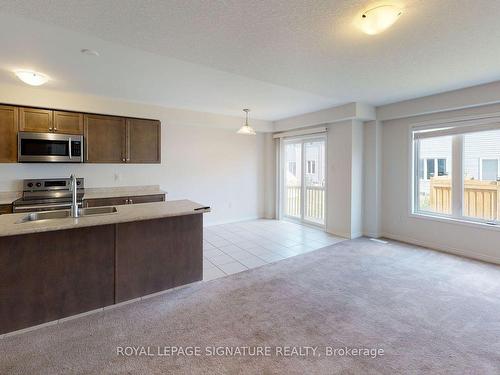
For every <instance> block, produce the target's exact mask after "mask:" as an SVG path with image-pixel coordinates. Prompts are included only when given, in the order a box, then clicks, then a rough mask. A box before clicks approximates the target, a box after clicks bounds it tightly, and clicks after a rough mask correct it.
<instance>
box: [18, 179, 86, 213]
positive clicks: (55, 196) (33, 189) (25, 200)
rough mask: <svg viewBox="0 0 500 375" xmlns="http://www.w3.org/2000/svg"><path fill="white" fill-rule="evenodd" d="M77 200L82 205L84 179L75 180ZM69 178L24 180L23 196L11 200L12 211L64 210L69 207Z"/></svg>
mask: <svg viewBox="0 0 500 375" xmlns="http://www.w3.org/2000/svg"><path fill="white" fill-rule="evenodd" d="M76 183H77V187H78V188H77V202H78V206H80V207H81V206H82V201H83V195H84V193H85V189H84V179H83V178H78V179H77V181H76ZM71 199H72V196H71V179H69V178H48V179H41V180H24V182H23V196H22V198H19V199H18V200H16V201H14V202H13V204H12V205H13V212H35V211H53V210H66V209H70V208H71Z"/></svg>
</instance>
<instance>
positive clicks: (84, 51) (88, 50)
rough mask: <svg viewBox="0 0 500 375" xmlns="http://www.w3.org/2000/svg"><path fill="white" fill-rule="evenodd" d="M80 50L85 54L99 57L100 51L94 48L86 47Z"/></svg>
mask: <svg viewBox="0 0 500 375" xmlns="http://www.w3.org/2000/svg"><path fill="white" fill-rule="evenodd" d="M80 52H81V53H83V54H84V55H88V56H96V57H99V52H97V51H96V50H93V49H88V48H84V49H82V50H80Z"/></svg>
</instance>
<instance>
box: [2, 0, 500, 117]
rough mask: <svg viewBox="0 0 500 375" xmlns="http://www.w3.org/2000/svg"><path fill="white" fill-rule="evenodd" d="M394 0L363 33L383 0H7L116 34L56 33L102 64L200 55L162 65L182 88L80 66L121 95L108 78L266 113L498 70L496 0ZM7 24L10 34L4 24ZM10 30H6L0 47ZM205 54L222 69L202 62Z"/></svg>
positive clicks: (74, 26) (391, 93) (48, 19)
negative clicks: (382, 28)
mask: <svg viewBox="0 0 500 375" xmlns="http://www.w3.org/2000/svg"><path fill="white" fill-rule="evenodd" d="M391 3H396V4H400V5H401V6H402V7H403V8H404V9H405V12H404V15H403V16H402V17H401V19H400V20H399V21H398V22H397V23H396V24H395V25H394V27H393V28H391V29H389V30H388V31H386V32H385V33H382V34H379V35H376V36H368V35H365V34H362V33H361V32H360V31H359V30H357V29H356V28H355V26H354V25H353V19H354V17H355V16H356V15H357V14H358V13H359V12H360V11H362V10H363V9H364V8H365V7H367V6H369V5H372V4H376V3H373V2H370V1H362V0H268V1H260V0H240V1H237V0H225V1H220V0H219V1H215V0H211V1H210V0H207V1H186V0H169V1H137V0H86V1H81V0H59V1H57V0H55V1H54V0H15V1H2V2H1V3H0V4H1V5H0V11H2V12H6V13H9V14H15V15H21V16H23V17H28V18H32V19H35V20H38V21H41V22H43V23H47V24H53V25H58V26H60V27H64V28H67V29H70V30H74V31H77V32H79V33H83V34H87V35H92V36H94V37H98V38H100V39H103V40H106V41H108V42H112V43H113V45H111V44H109V45H108V44H105V43H103V44H102V45H100V44H99V43H97V42H96V44H99V45H97V46H96V45H81V44H79V43H81V42H82V40H74V39H78V38H76V36H75V35H76V34H71V33H68V34H67V35H61V36H60V38H59V39H61V40H60V41H59V42H61V43H65V42H68V43H71V42H73V45H74V48H76V49H79V48H95V49H98V50H99V51H100V52H101V55H102V58H100V60H99V62H98V63H95V64H97V65H106V64H107V63H108V61H107V60H106V56H108V57H107V58H109V62H110V61H112V60H115V61H116V56H114V55H115V54H117V53H118V52H119V51H118V50H120V49H121V50H122V52H124V51H125V50H126V51H127V53H128V54H130V56H129V57H130V58H131V59H132V60H134V61H128V60H122V62H121V64H122V65H123V67H120V68H119V69H123V70H124V71H129V72H130V71H131V69H138V68H144V67H146V68H147V67H149V68H152V67H155V68H156V67H158V66H157V63H159V61H161V60H162V59H163V60H162V61H167V60H165V57H169V58H174V59H180V60H183V61H189V62H192V63H194V64H197V65H190V64H185V63H184V62H183V61H177V60H175V61H176V63H175V64H172V65H171V66H170V65H169V64H167V65H166V66H165V68H164V69H163V70H164V71H160V72H159V75H160V76H164V75H168V74H175V75H176V76H177V75H178V76H179V77H177V78H179V79H177V80H176V81H175V83H176V84H177V83H178V84H179V85H180V86H179V87H177V90H179V91H178V92H177V93H176V95H172V96H171V97H170V96H165V95H163V96H162V95H161V93H157V92H156V91H154V90H149V84H150V83H151V82H149V81H148V80H149V79H151V78H152V77H150V76H149V75H148V74H145V76H144V84H143V85H142V86H141V85H140V86H139V88H137V89H136V88H135V86H130V87H128V86H127V88H123V87H121V85H120V84H119V83H117V82H116V81H115V80H111V81H110V82H108V81H109V80H110V79H109V78H107V77H105V76H101V77H99V81H100V82H95V81H96V78H95V76H94V75H93V73H95V71H94V70H92V71H90V70H89V71H86V70H85V69H83V70H82V74H84V75H87V77H85V79H84V81H85V83H84V84H82V83H81V82H79V83H78V84H77V85H75V87H74V89H77V90H79V89H86V90H90V89H95V87H94V86H96V87H97V86H99V85H101V86H102V87H101V86H99V90H101V91H103V94H105V95H110V94H112V95H113V93H114V95H115V96H116V92H115V91H113V90H118V89H120V90H123V91H124V92H125V93H127V95H128V94H130V95H132V96H134V95H135V96H136V97H137V98H136V100H144V101H151V100H155V102H156V103H159V104H164V105H176V106H177V105H179V103H178V102H181V103H180V104H181V105H182V103H184V105H182V106H183V107H194V108H198V107H199V106H201V107H203V104H204V105H205V107H206V108H199V109H209V110H212V111H218V112H227V111H231V108H230V105H234V106H236V107H237V109H238V110H239V108H241V106H243V105H253V106H258V108H256V111H259V110H260V111H261V112H260V116H259V117H262V118H267V119H276V118H281V117H286V116H290V115H294V114H297V113H301V112H306V111H310V110H316V109H320V108H325V107H327V106H330V105H335V104H340V103H347V102H353V101H361V102H366V103H370V104H374V105H380V104H385V103H389V102H394V101H398V100H403V99H408V98H412V97H418V96H422V95H428V94H432V93H436V92H441V91H446V90H450V89H456V88H460V87H465V86H470V85H473V84H479V83H484V82H489V81H493V80H497V79H500V64H499V61H500V43H498V35H500V22H498V16H499V15H500V1H498V0H476V1H470V0H420V1H419V0H394V1H391ZM0 27H1V28H2V29H1V30H0V31H2V34H3V31H4V30H5V26H4V25H0ZM39 27H40V28H41V26H39ZM20 29H21V30H20V31H21V32H22V29H23V27H22V25H21V27H20ZM29 31H30V32H31V33H32V34H31V38H32V40H33V41H35V40H36V39H37V38H39V37H40V35H39V33H38V32H36V27H34V26H33V27H32V28H30V30H29ZM10 35H12V33H10ZM5 39H6V38H5V37H4V36H2V48H3V46H4V45H5V44H4V43H5V41H6V40H5ZM72 39H73V40H72ZM7 42H8V41H7ZM77 42H78V43H77ZM89 42H90V40H89ZM42 44H43V43H42ZM127 46H128V47H132V48H134V49H140V50H143V51H147V52H149V53H150V54H142V53H141V52H140V51H135V52H133V51H132V49H130V50H127V49H126V48H125V47H127ZM117 51H118V52H117ZM3 52H4V51H2V57H1V58H2V60H3V58H4V56H3V55H4V53H3ZM8 52H10V51H8ZM14 52H15V51H14ZM17 52H20V51H17ZM43 53H44V51H43V50H42V51H38V55H40V54H43ZM64 53H65V51H61V50H58V51H55V55H53V60H54V61H45V63H46V64H47V67H50V66H51V64H53V65H54V66H55V65H56V64H57V61H56V60H57V59H59V55H58V54H64ZM29 55H31V56H35V55H36V54H35V53H30V54H29ZM38 55H37V56H38ZM132 56H135V58H134V57H132ZM9 57H12V56H10V55H9ZM144 59H148V61H144ZM2 60H0V63H2V64H3V61H2ZM28 60H29V59H28ZM69 60H71V59H70V58H69V57H68V61H67V63H68V64H69V63H72V61H69ZM105 60H106V61H105ZM172 61H173V60H172ZM172 61H170V62H172ZM155 62H156V63H155ZM160 65H161V64H160ZM200 65H202V66H207V67H211V68H214V69H217V70H219V71H221V72H217V73H214V71H212V70H210V69H206V70H205V71H203V69H205V68H203V67H202V66H200ZM69 68H70V67H63V70H64V69H69ZM167 68H168V69H167ZM103 69H104V70H103V71H105V70H106V67H103ZM172 69H175V70H172ZM167 70H168V73H167ZM202 72H203V73H202ZM223 72H229V73H234V74H235V75H228V74H225V73H223ZM190 75H192V77H190ZM244 77H247V78H248V79H247V78H244ZM79 79H80V78H79ZM200 79H202V80H204V84H203V85H202V86H200V87H201V88H202V89H204V88H207V87H208V88H212V90H210V89H209V90H207V91H206V92H204V93H202V92H200V93H198V95H197V96H196V95H194V96H193V97H190V92H191V91H193V90H191V91H190V88H199V85H200V82H199V80H200ZM82 80H83V79H82ZM161 82H163V81H162V80H158V82H157V84H160V83H161ZM214 82H216V84H215V86H216V87H217V88H216V89H214V88H213V86H214ZM250 82H253V84H251V83H250ZM265 82H267V83H269V84H271V85H270V86H269V87H268V86H266V85H267V84H266V83H265ZM135 83H136V82H134V84H135ZM170 84H173V83H172V82H170ZM68 85H69V83H68ZM245 85H247V89H246V90H245V89H244V87H245ZM280 86H281V87H280ZM287 88H289V89H291V90H289V89H287ZM99 90H97V91H99ZM219 90H220V91H219ZM94 91H96V90H94ZM128 91H130V93H129V92H128ZM153 91H154V92H153ZM231 92H233V94H232V95H231ZM245 92H246V93H248V95H247V96H248V98H245V94H244V93H245ZM269 92H272V94H271V95H270V96H269ZM184 94H185V95H184ZM183 95H184V96H183ZM204 95H205V96H206V98H204ZM227 95H230V96H231V97H227ZM257 96H259V98H257ZM120 97H123V95H121V96H120ZM204 99H206V100H204ZM245 99H246V100H247V102H246V103H243V101H245ZM252 100H253V101H254V104H252V103H251V102H252ZM259 101H260V102H259ZM174 102H175V103H174ZM219 102H220V103H219ZM218 103H219V104H218Z"/></svg>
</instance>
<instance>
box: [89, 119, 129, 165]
mask: <svg viewBox="0 0 500 375" xmlns="http://www.w3.org/2000/svg"><path fill="white" fill-rule="evenodd" d="M84 124H85V125H84V129H85V130H84V135H85V145H84V147H85V161H86V162H88V163H126V162H127V155H126V154H127V147H126V144H127V122H126V119H125V118H123V117H114V116H101V115H84Z"/></svg>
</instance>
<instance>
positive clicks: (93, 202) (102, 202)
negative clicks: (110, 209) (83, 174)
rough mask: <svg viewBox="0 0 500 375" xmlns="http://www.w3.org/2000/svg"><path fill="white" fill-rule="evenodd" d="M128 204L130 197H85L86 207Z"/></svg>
mask: <svg viewBox="0 0 500 375" xmlns="http://www.w3.org/2000/svg"><path fill="white" fill-rule="evenodd" d="M124 204H128V197H117V198H95V199H85V200H84V202H83V206H84V207H103V206H121V205H124Z"/></svg>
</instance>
